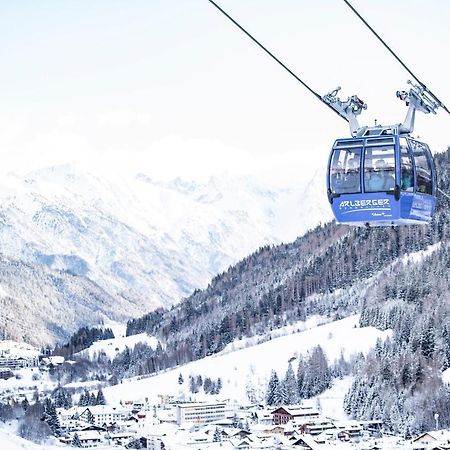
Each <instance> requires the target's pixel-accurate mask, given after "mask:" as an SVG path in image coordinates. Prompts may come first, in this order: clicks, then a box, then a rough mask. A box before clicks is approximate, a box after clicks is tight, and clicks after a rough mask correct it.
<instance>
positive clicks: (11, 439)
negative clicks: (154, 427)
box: [0, 427, 123, 450]
mask: <svg viewBox="0 0 450 450" xmlns="http://www.w3.org/2000/svg"><path fill="white" fill-rule="evenodd" d="M52 441H54V444H49V443H43V444H35V443H34V442H31V441H28V440H26V439H22V438H21V437H19V436H16V435H15V434H13V433H11V432H10V431H8V430H6V429H4V428H1V427H0V448H1V449H2V450H3V449H4V450H61V448H67V446H62V445H61V444H60V443H59V442H58V441H57V440H56V439H52ZM96 448H97V449H99V450H111V449H120V448H123V447H118V446H106V447H105V446H101V447H96Z"/></svg>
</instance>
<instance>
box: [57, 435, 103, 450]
mask: <svg viewBox="0 0 450 450" xmlns="http://www.w3.org/2000/svg"><path fill="white" fill-rule="evenodd" d="M105 434H106V433H105V432H101V431H74V432H71V433H69V434H68V435H67V436H65V437H62V438H60V439H59V440H60V442H63V443H64V444H68V445H70V444H71V443H72V441H73V439H74V436H75V435H78V438H79V440H80V443H81V446H82V447H83V448H92V447H98V446H99V445H100V444H101V443H102V442H105Z"/></svg>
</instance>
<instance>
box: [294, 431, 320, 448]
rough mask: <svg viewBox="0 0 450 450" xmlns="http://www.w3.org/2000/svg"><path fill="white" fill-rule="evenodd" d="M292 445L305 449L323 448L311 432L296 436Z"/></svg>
mask: <svg viewBox="0 0 450 450" xmlns="http://www.w3.org/2000/svg"><path fill="white" fill-rule="evenodd" d="M292 445H293V446H295V447H296V448H298V449H304V450H319V449H320V448H321V444H318V443H317V442H316V441H315V440H314V438H313V437H312V436H310V435H309V434H304V435H302V436H300V437H299V438H296V439H295V440H294V442H293V443H292Z"/></svg>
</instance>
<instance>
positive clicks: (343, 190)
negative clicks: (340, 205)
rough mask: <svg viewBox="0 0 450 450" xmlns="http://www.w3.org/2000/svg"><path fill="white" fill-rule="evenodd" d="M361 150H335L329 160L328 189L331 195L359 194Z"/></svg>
mask: <svg viewBox="0 0 450 450" xmlns="http://www.w3.org/2000/svg"><path fill="white" fill-rule="evenodd" d="M360 168H361V148H351V149H349V148H347V149H335V150H334V152H333V157H332V158H331V167H330V189H331V192H332V193H333V194H355V193H358V192H361V181H360Z"/></svg>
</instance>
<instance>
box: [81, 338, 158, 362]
mask: <svg viewBox="0 0 450 450" xmlns="http://www.w3.org/2000/svg"><path fill="white" fill-rule="evenodd" d="M139 343H144V344H147V345H149V346H150V347H152V348H153V349H156V346H157V345H158V340H157V339H156V338H154V337H151V336H149V335H148V334H147V333H140V334H134V335H133V336H126V337H119V338H113V339H105V340H103V341H96V342H94V343H93V344H92V345H91V346H90V347H89V348H87V349H86V350H83V351H81V352H79V353H76V355H77V356H85V357H88V358H91V359H92V358H95V356H96V355H99V354H104V355H106V357H107V358H109V359H113V358H114V357H115V356H116V355H117V354H118V353H120V352H123V351H124V350H125V349H126V348H127V347H128V348H130V349H133V348H134V346H135V345H136V344H139Z"/></svg>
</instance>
